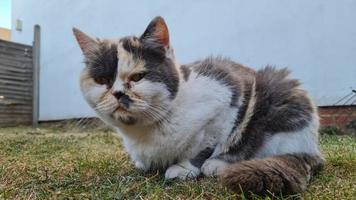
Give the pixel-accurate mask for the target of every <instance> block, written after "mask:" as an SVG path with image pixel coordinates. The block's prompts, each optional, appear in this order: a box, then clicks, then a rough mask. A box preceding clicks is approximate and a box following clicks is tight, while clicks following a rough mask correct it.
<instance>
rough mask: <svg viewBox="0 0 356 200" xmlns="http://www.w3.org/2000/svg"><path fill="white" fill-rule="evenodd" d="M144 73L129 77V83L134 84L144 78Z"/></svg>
mask: <svg viewBox="0 0 356 200" xmlns="http://www.w3.org/2000/svg"><path fill="white" fill-rule="evenodd" d="M145 75H146V73H144V72H142V73H138V74H134V75H132V76H131V77H130V80H131V81H134V82H138V81H140V80H141V79H142V78H143V77H145Z"/></svg>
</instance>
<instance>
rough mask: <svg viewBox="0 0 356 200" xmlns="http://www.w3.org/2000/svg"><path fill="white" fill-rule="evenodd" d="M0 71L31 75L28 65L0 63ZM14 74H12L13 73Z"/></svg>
mask: <svg viewBox="0 0 356 200" xmlns="http://www.w3.org/2000/svg"><path fill="white" fill-rule="evenodd" d="M0 71H1V73H15V74H21V75H27V76H28V75H31V76H32V69H31V68H29V67H26V68H25V67H20V68H18V67H14V66H6V65H2V64H0ZM15 74H14V75H15Z"/></svg>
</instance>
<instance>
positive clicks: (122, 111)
mask: <svg viewBox="0 0 356 200" xmlns="http://www.w3.org/2000/svg"><path fill="white" fill-rule="evenodd" d="M115 112H119V113H125V114H126V113H130V112H129V111H128V110H127V109H126V108H124V107H122V106H118V107H117V108H116V109H115V110H114V113H115Z"/></svg>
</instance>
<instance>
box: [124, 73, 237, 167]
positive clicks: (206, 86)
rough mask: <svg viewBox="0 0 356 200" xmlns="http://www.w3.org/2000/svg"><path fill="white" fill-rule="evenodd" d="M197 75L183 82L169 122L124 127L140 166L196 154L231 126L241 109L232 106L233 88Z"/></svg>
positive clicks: (163, 163)
mask: <svg viewBox="0 0 356 200" xmlns="http://www.w3.org/2000/svg"><path fill="white" fill-rule="evenodd" d="M193 77H195V78H194V80H192V81H191V82H186V83H184V84H181V85H180V91H179V93H178V94H177V97H176V100H175V102H174V105H173V106H172V110H171V115H170V116H169V123H167V124H165V125H163V126H162V127H160V128H157V129H154V128H153V129H150V130H148V129H145V128H142V130H140V129H135V128H134V129H133V130H126V131H124V132H126V133H124V134H123V135H122V136H123V139H124V145H125V148H126V149H127V151H128V152H129V154H130V156H131V158H132V159H133V160H134V162H135V163H136V166H137V167H139V168H142V169H148V168H150V167H152V166H154V167H155V165H157V166H158V167H162V166H163V167H167V166H169V165H171V164H173V163H175V162H177V161H180V160H184V159H190V158H193V157H194V156H196V155H197V154H198V153H199V152H200V151H202V150H203V149H205V148H206V147H212V146H214V145H216V144H217V143H218V142H219V141H220V140H221V139H223V138H225V136H226V135H227V134H228V133H229V131H230V130H231V127H232V125H233V122H234V119H235V117H236V116H235V115H236V112H237V110H236V108H231V107H230V101H231V95H232V94H231V91H230V90H229V89H228V88H227V87H226V86H224V85H222V84H221V83H219V82H218V81H215V80H211V79H209V78H207V77H203V76H201V77H196V75H195V74H191V78H192V79H193ZM121 131H122V130H121ZM133 135H135V136H133Z"/></svg>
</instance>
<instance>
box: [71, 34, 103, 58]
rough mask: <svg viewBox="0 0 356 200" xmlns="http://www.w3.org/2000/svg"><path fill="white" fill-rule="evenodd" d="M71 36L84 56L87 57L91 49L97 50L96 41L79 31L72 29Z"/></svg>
mask: <svg viewBox="0 0 356 200" xmlns="http://www.w3.org/2000/svg"><path fill="white" fill-rule="evenodd" d="M73 34H74V36H75V38H76V39H77V42H78V44H79V46H80V49H82V52H83V54H84V55H88V54H89V53H90V52H91V51H92V50H93V49H95V48H97V46H98V41H97V40H95V39H93V38H92V37H90V36H89V35H87V34H85V33H83V32H82V31H80V30H79V29H77V28H75V27H73Z"/></svg>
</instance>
